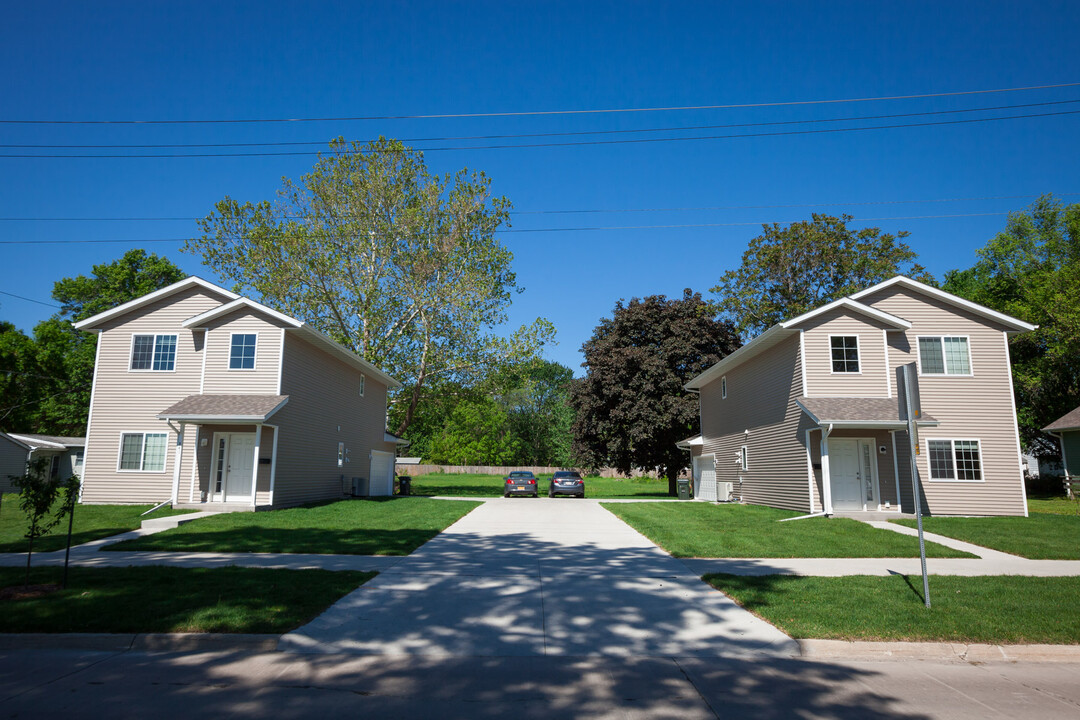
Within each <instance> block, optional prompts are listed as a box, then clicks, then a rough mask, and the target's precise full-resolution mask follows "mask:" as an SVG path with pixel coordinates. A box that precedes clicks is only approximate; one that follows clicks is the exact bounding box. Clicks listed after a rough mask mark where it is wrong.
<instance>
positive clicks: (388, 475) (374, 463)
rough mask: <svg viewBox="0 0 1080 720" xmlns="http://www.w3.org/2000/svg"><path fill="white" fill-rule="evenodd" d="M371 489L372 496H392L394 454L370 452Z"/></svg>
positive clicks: (377, 451)
mask: <svg viewBox="0 0 1080 720" xmlns="http://www.w3.org/2000/svg"><path fill="white" fill-rule="evenodd" d="M369 477H370V479H371V486H370V487H371V489H370V490H369V491H368V493H369V494H370V495H373V496H383V495H393V494H394V454H393V453H388V452H383V451H382V450H372V451H371V475H370V476H369Z"/></svg>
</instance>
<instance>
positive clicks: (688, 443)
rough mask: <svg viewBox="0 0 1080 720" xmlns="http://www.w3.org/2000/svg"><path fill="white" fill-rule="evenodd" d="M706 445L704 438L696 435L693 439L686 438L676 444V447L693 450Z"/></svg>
mask: <svg viewBox="0 0 1080 720" xmlns="http://www.w3.org/2000/svg"><path fill="white" fill-rule="evenodd" d="M704 444H705V440H704V438H702V436H701V435H695V436H694V437H692V438H686V439H685V440H680V441H679V442H677V443H675V447H677V448H680V449H682V450H693V449H694V448H696V447H702V446H703V445H704Z"/></svg>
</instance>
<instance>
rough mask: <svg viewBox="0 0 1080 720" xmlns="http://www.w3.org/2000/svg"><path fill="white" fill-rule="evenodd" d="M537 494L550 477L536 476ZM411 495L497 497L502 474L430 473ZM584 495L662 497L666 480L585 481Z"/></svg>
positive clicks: (543, 492) (417, 482)
mask: <svg viewBox="0 0 1080 720" xmlns="http://www.w3.org/2000/svg"><path fill="white" fill-rule="evenodd" d="M539 479H540V482H539V493H540V495H547V491H548V484H549V482H550V481H551V475H540V476H539ZM412 492H413V494H414V495H426V496H429V497H430V496H433V495H443V496H446V497H499V496H501V495H502V492H503V476H502V475H472V474H466V473H462V474H456V473H432V474H428V475H418V476H417V477H415V478H413V479H412ZM585 496H586V497H590V498H632V497H636V498H666V497H669V496H668V484H667V480H657V479H656V478H648V477H640V478H602V477H586V478H585Z"/></svg>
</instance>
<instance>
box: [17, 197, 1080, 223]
mask: <svg viewBox="0 0 1080 720" xmlns="http://www.w3.org/2000/svg"><path fill="white" fill-rule="evenodd" d="M1042 194H1043V193H1032V194H1030V195H984V196H982V197H955V198H926V199H921V200H860V201H857V202H853V201H845V200H838V201H834V202H815V203H784V204H777V205H696V206H685V207H645V208H580V209H563V210H511V211H510V214H511V215H584V214H614V213H648V212H701V211H707V210H777V209H786V208H813V207H836V206H838V205H846V206H852V207H860V206H867V205H922V204H930V203H952V202H978V201H984V200H1028V199H1031V198H1037V197H1041V195H1042ZM1076 195H1080V192H1065V193H1058V192H1056V193H1054V196H1055V197H1074V196H1076ZM205 217H206V216H204V215H200V216H194V215H191V216H180V215H177V216H150V215H144V216H137V217H136V216H116V217H101V216H98V217H40V216H39V217H0V222H4V221H18V222H99V221H107V222H125V221H177V220H203V219H204V218H205ZM342 217H345V218H358V217H360V216H359V215H345V216H342ZM281 219H282V220H302V219H304V216H303V215H282V216H281Z"/></svg>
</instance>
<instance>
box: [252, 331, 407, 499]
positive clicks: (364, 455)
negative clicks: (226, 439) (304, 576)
mask: <svg viewBox="0 0 1080 720" xmlns="http://www.w3.org/2000/svg"><path fill="white" fill-rule="evenodd" d="M283 358H284V359H283V366H282V380H281V382H282V393H283V394H285V395H288V396H289V404H288V405H286V406H285V407H284V408H282V409H281V410H280V411H279V412H278V413H277V415H275V416H274V417H273V418H272V419H271V420H272V422H274V423H276V424H278V425H279V426H280V428H281V429H280V432H279V435H278V466H277V480H276V487H275V492H274V505H275V506H280V505H297V504H300V503H304V502H311V501H315V500H323V499H328V498H336V497H341V495H342V477H343V476H344V477H345V478H352V477H367V476H368V473H369V470H370V453H371V451H372V450H381V449H383V448H384V447H385V440H384V439H383V438H384V433H385V430H386V386H385V385H383V384H382V383H380V382H379V381H378V380H377V379H376V378H374V377H372V376H370V375H368V376H367V379H366V384H365V389H364V397H360V393H359V390H360V371H359V370H357V369H355V368H353V367H352V366H351V365H348V364H347V363H345V362H344V361H342V360H339V359H337V358H335V357H333V356H331V355H330V354H328V353H326V352H324V351H322V350H320V349H318V348H316V347H315V346H313V345H311V344H310V343H308V342H307V341H305V340H303V339H301V338H299V337H297V336H296V335H295V334H293V333H290V332H286V335H285V351H284V356H283ZM339 442H343V443H345V448H346V451H347V455H348V462H346V463H345V465H344V466H343V467H340V468H339V467H338V465H337V446H338V443H339Z"/></svg>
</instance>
